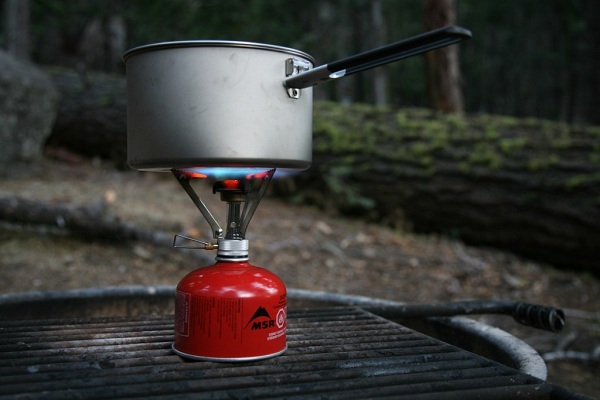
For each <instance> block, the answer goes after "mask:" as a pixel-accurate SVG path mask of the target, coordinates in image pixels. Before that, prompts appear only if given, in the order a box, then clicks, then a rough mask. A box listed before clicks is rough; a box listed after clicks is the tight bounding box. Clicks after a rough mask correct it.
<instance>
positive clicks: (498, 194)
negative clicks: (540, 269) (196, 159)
mask: <svg viewBox="0 0 600 400" xmlns="http://www.w3.org/2000/svg"><path fill="white" fill-rule="evenodd" d="M317 110H318V111H316V113H315V114H316V116H315V125H314V156H313V167H312V168H311V169H309V170H308V171H307V172H306V173H304V174H302V175H300V176H298V177H296V178H295V182H294V186H295V187H296V188H300V194H296V195H295V196H296V197H302V199H304V200H307V199H309V200H310V201H312V202H314V203H317V204H319V205H320V206H323V207H326V208H329V209H341V210H342V211H343V212H344V213H346V214H350V215H361V216H363V217H364V216H367V217H369V218H371V219H372V220H375V221H380V222H382V223H385V224H387V225H392V226H397V227H404V228H406V227H408V228H410V229H412V230H414V231H416V232H429V233H430V232H438V233H442V234H444V235H449V236H452V237H455V238H459V239H462V240H464V241H465V242H467V243H470V244H475V245H487V246H493V247H497V248H503V249H508V250H511V251H513V252H515V253H519V254H522V255H526V256H528V257H531V258H533V259H536V260H541V261H544V262H548V263H551V264H554V265H557V266H561V267H567V268H575V269H587V270H591V271H594V272H600V245H599V244H600V228H599V223H600V146H599V145H598V142H599V141H600V128H598V127H574V126H567V125H565V124H560V123H554V122H549V121H540V120H533V119H525V120H520V119H516V118H511V117H498V116H486V115H478V116H471V117H458V116H447V115H435V114H434V113H433V112H430V111H427V110H410V109H405V110H399V111H398V110H383V109H378V108H375V107H370V106H352V107H350V108H345V109H344V108H343V107H341V106H340V105H337V104H329V103H321V104H319V106H318V108H317ZM302 199H301V200H302Z"/></svg>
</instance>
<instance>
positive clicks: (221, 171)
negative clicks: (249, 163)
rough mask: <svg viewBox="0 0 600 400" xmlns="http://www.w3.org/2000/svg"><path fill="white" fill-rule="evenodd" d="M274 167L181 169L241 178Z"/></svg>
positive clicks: (209, 174) (210, 175) (224, 177)
mask: <svg viewBox="0 0 600 400" xmlns="http://www.w3.org/2000/svg"><path fill="white" fill-rule="evenodd" d="M271 169H272V168H251V167H197V168H184V169H181V170H179V171H182V172H191V173H195V174H202V175H206V176H207V177H210V178H215V179H219V180H224V179H241V178H246V177H248V176H251V175H256V174H261V173H264V172H267V171H270V170H271Z"/></svg>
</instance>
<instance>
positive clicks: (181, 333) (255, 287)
mask: <svg viewBox="0 0 600 400" xmlns="http://www.w3.org/2000/svg"><path fill="white" fill-rule="evenodd" d="M199 171H202V172H199ZM172 172H173V175H175V177H176V178H177V180H178V182H179V183H180V184H181V186H182V187H183V189H184V190H185V191H186V192H187V193H188V195H189V196H190V198H191V199H192V201H193V202H194V204H195V205H196V207H197V208H198V209H199V210H200V212H201V214H202V215H203V216H204V218H205V219H206V221H207V222H208V223H209V225H210V226H211V229H212V232H213V239H215V240H216V243H215V242H205V241H201V240H198V239H194V238H190V237H187V236H182V235H176V236H175V239H174V241H173V245H174V247H185V248H200V249H206V250H215V249H216V250H217V256H216V260H217V262H216V263H215V264H213V265H209V266H206V267H202V268H199V269H196V270H194V271H192V272H190V273H189V274H188V275H186V276H185V277H184V278H183V279H182V280H181V281H180V282H179V284H178V285H177V290H176V300H175V340H174V343H173V350H174V351H175V352H176V353H177V354H179V355H181V356H182V357H186V358H191V359H198V360H212V361H249V360H258V359H263V358H269V357H272V356H276V355H278V354H281V353H283V352H284V351H285V350H286V348H287V345H286V320H287V294H286V288H285V285H284V283H283V282H282V281H281V279H279V278H278V277H277V276H276V275H275V274H273V273H272V272H269V271H267V270H266V269H263V268H259V267H256V266H253V265H252V264H250V263H249V262H248V249H249V243H248V239H246V238H245V236H246V229H247V227H248V223H249V222H250V219H251V218H252V216H253V214H254V211H255V210H256V208H257V206H258V203H259V202H260V199H261V198H262V196H263V195H264V193H265V191H266V189H267V187H268V185H269V182H270V181H271V179H272V177H273V174H274V173H275V169H270V170H255V169H251V168H225V169H218V170H217V172H216V173H214V172H215V170H214V169H208V170H206V169H204V170H198V169H191V170H173V171H172ZM209 174H212V175H213V176H212V180H213V182H214V183H213V185H212V188H213V194H217V193H218V194H220V197H221V200H222V201H223V202H225V203H226V204H227V225H226V227H225V230H223V229H222V228H221V226H220V225H219V223H218V222H217V220H216V219H215V218H214V217H213V215H212V213H211V212H210V211H209V210H208V208H207V207H206V205H205V203H204V202H203V201H202V200H201V199H200V197H199V196H198V194H197V193H196V191H195V190H194V188H193V187H192V184H191V182H190V181H191V180H193V179H202V178H204V179H207V178H209ZM182 240H188V241H192V242H195V243H196V244H195V245H193V246H187V245H182V244H181V242H182Z"/></svg>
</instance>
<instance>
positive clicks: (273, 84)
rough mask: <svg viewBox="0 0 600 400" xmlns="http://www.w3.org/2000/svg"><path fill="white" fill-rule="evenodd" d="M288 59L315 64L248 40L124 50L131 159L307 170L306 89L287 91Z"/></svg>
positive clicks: (167, 164)
mask: <svg viewBox="0 0 600 400" xmlns="http://www.w3.org/2000/svg"><path fill="white" fill-rule="evenodd" d="M289 58H297V59H302V60H303V61H306V62H309V63H310V65H312V64H313V60H312V58H311V57H310V56H309V55H307V54H305V53H302V52H300V51H297V50H293V49H289V48H285V47H279V46H271V45H263V44H255V43H247V42H223V41H218V42H215V41H186V42H167V43H159V44H154V45H148V46H143V47H139V48H136V49H132V50H130V51H129V52H127V53H126V54H125V57H124V59H125V62H126V69H127V140H128V144H127V152H128V162H129V165H130V166H131V167H132V168H134V169H138V170H170V169H185V168H194V167H270V168H273V167H275V168H285V169H306V168H308V167H309V166H310V163H311V160H312V102H313V100H312V88H308V89H302V90H301V92H302V93H301V95H300V97H299V98H292V97H290V96H289V95H288V92H287V89H286V88H285V87H284V86H283V80H284V79H285V77H286V60H287V59H289Z"/></svg>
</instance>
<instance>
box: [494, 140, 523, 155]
mask: <svg viewBox="0 0 600 400" xmlns="http://www.w3.org/2000/svg"><path fill="white" fill-rule="evenodd" d="M499 143H500V150H502V152H503V153H504V154H511V153H513V152H514V151H517V150H522V149H523V148H525V146H526V145H527V143H528V140H527V138H525V137H514V138H506V139H501V140H500V142H499Z"/></svg>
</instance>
